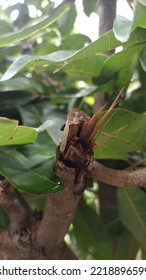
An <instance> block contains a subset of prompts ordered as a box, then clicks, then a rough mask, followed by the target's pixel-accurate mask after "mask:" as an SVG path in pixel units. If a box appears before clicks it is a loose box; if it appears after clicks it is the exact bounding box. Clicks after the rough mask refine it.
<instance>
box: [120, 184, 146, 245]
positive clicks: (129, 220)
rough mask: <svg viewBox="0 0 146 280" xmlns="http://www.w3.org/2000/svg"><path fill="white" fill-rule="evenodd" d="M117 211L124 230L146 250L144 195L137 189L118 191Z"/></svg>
mask: <svg viewBox="0 0 146 280" xmlns="http://www.w3.org/2000/svg"><path fill="white" fill-rule="evenodd" d="M118 201H119V211H120V215H121V219H122V222H123V224H124V225H125V226H126V228H127V229H128V230H129V231H130V233H131V234H132V235H133V236H134V237H135V239H136V240H137V241H138V242H139V244H140V246H142V247H143V249H144V250H146V242H145V236H146V214H145V213H146V194H145V192H143V191H142V190H140V189H138V188H128V187H127V188H124V187H123V188H119V189H118Z"/></svg>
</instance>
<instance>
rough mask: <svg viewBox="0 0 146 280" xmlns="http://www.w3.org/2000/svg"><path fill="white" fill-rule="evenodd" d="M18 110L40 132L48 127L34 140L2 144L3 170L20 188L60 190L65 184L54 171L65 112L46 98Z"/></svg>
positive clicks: (43, 191) (0, 169)
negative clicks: (11, 144) (30, 142)
mask: <svg viewBox="0 0 146 280" xmlns="http://www.w3.org/2000/svg"><path fill="white" fill-rule="evenodd" d="M19 111H20V114H21V116H22V120H23V123H24V124H25V125H28V126H33V127H37V129H34V130H35V131H37V133H39V132H40V131H42V130H45V131H44V132H42V133H40V134H39V135H38V137H37V141H36V142H35V143H33V144H30V145H25V146H22V145H21V146H17V148H16V147H15V148H12V147H9V148H8V147H7V148H6V147H4V148H1V149H0V173H1V174H2V175H3V176H5V177H6V178H8V180H9V181H10V182H11V183H12V184H14V185H15V186H16V187H17V188H19V189H21V190H23V191H26V192H30V193H33V194H46V193H49V192H54V191H58V190H60V189H61V188H62V185H61V184H60V182H58V179H57V177H55V175H54V156H55V151H56V145H57V144H58V143H59V140H60V137H61V131H60V128H61V126H62V124H63V123H64V122H65V120H64V119H65V118H64V114H63V113H61V112H60V111H58V110H56V109H55V107H53V106H50V104H49V102H46V101H39V102H38V103H36V104H35V106H34V105H32V104H30V105H26V106H24V107H23V108H21V107H20V108H19ZM28 129H31V128H30V127H28Z"/></svg>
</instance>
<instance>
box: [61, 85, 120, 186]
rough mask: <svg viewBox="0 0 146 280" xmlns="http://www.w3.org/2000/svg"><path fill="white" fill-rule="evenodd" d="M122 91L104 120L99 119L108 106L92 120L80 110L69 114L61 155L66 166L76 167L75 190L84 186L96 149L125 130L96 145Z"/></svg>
mask: <svg viewBox="0 0 146 280" xmlns="http://www.w3.org/2000/svg"><path fill="white" fill-rule="evenodd" d="M122 91H123V89H122V90H121V91H120V93H119V94H118V95H117V97H116V98H115V100H114V101H113V103H112V104H111V106H110V107H109V109H108V110H107V111H106V112H105V114H104V115H103V117H102V118H99V116H100V113H101V112H102V111H103V110H104V108H105V107H106V105H107V104H105V105H103V106H102V107H100V108H99V110H98V111H97V112H96V113H95V114H94V115H93V116H92V117H91V118H90V117H89V116H88V115H87V114H86V113H85V112H83V111H81V110H80V109H73V110H72V111H71V112H70V113H69V114H68V117H67V121H66V125H65V128H64V132H63V136H62V139H61V142H60V155H61V159H62V161H63V162H64V163H65V164H66V165H68V166H70V167H74V168H75V170H76V179H75V189H78V188H80V189H81V186H82V185H84V181H85V173H86V166H87V165H88V164H89V163H90V162H91V160H92V158H93V151H94V149H95V148H98V147H99V146H100V145H102V144H103V143H105V142H106V141H107V140H109V139H110V138H112V137H113V136H115V135H117V134H118V133H119V132H120V131H121V130H123V129H124V128H125V126H124V127H121V128H119V129H117V130H116V131H114V132H112V133H111V134H108V135H106V136H105V137H104V138H103V139H102V140H101V141H99V142H98V143H96V139H98V136H99V135H100V134H101V133H102V130H103V129H104V127H105V126H106V125H107V124H108V122H109V120H110V119H111V118H112V117H113V115H114V113H113V114H111V115H110V116H109V114H110V112H111V111H112V109H113V108H114V107H115V105H116V104H117V102H118V100H119V97H120V95H121V93H122ZM80 191H81V190H80Z"/></svg>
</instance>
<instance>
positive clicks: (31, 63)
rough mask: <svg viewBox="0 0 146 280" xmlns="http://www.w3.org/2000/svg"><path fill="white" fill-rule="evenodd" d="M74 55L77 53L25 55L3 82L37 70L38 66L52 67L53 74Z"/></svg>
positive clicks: (12, 66) (16, 62)
mask: <svg viewBox="0 0 146 280" xmlns="http://www.w3.org/2000/svg"><path fill="white" fill-rule="evenodd" d="M74 53H75V51H58V52H54V53H52V54H49V55H44V56H35V55H24V56H22V57H20V58H18V59H16V60H15V61H14V62H13V63H12V65H11V66H10V67H9V68H8V70H7V71H6V72H5V74H4V75H3V76H2V78H1V81H5V80H8V79H10V78H12V77H13V76H14V75H16V74H17V73H18V72H20V71H24V70H25V71H26V70H29V69H35V68H36V67H38V66H44V65H45V66H50V70H51V72H52V70H55V69H56V68H58V67H59V65H62V64H61V63H64V61H66V60H67V59H69V58H70V57H71V56H72V55H73V54H74ZM48 69H49V68H48Z"/></svg>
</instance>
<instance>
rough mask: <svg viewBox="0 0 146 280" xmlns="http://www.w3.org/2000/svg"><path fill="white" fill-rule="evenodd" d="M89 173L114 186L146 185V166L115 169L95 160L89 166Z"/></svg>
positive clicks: (97, 179) (95, 178)
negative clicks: (131, 168)
mask: <svg viewBox="0 0 146 280" xmlns="http://www.w3.org/2000/svg"><path fill="white" fill-rule="evenodd" d="M87 172H88V175H89V176H90V177H92V178H93V179H94V180H96V181H100V182H104V183H107V184H111V185H113V186H115V187H116V186H119V187H120V186H127V187H128V186H132V187H144V186H145V185H146V168H140V169H137V170H115V169H111V168H108V167H106V166H103V165H102V164H100V163H98V162H97V161H95V160H93V161H91V163H90V164H89V166H88V168H87Z"/></svg>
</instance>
